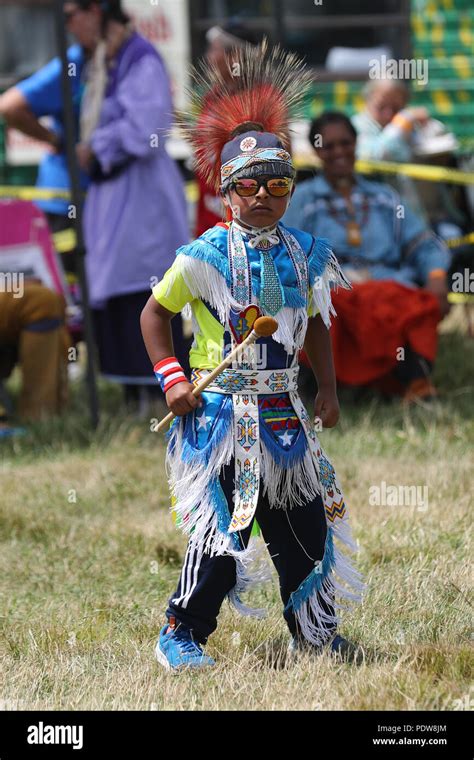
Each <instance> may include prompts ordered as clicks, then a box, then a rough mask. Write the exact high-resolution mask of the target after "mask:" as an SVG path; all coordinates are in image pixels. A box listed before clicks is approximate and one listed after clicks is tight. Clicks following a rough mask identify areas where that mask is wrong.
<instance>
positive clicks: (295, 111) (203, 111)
mask: <svg viewBox="0 0 474 760" xmlns="http://www.w3.org/2000/svg"><path fill="white" fill-rule="evenodd" d="M227 65H228V69H229V76H228V77H224V76H223V75H222V73H221V72H220V71H219V69H218V68H217V67H216V66H215V65H213V64H209V63H208V62H207V61H206V60H202V61H201V62H200V63H199V65H198V67H197V68H195V69H193V71H192V82H193V83H192V86H191V88H190V89H189V91H188V96H189V99H190V104H191V105H190V108H189V110H187V111H183V112H181V113H180V114H179V115H178V120H179V123H180V125H181V127H182V129H183V131H184V133H185V136H186V138H187V139H188V141H189V142H190V143H191V145H192V146H193V147H194V150H195V157H196V171H197V172H198V173H199V174H200V175H201V176H203V177H204V178H205V179H206V180H207V182H209V183H211V184H213V185H214V186H215V188H216V190H217V189H218V188H219V186H220V184H221V177H220V167H221V152H222V149H223V147H224V145H225V144H226V143H228V142H229V141H230V140H231V139H232V138H233V137H235V136H236V135H237V134H240V133H245V132H246V131H248V130H255V129H257V130H261V131H262V132H267V133H268V132H270V133H272V134H274V135H276V136H277V137H278V138H279V140H280V141H281V143H282V145H283V146H284V147H285V148H286V149H287V150H288V149H289V147H290V145H289V143H290V141H289V132H288V123H289V119H290V118H297V117H298V116H299V115H300V113H299V110H300V107H301V103H302V100H303V98H304V95H305V93H306V91H307V90H308V88H309V86H310V84H311V81H312V75H311V73H310V71H309V70H308V69H307V68H306V66H305V64H304V62H303V61H302V60H301V59H300V58H298V56H296V55H294V54H293V53H287V52H285V51H283V50H282V49H281V48H280V47H278V46H277V47H274V48H273V49H271V50H270V49H269V48H268V43H267V41H266V40H264V41H263V42H262V43H261V45H258V46H255V45H251V44H249V43H245V44H244V45H243V46H242V47H240V48H236V49H235V50H234V51H232V52H231V53H229V54H228V55H227Z"/></svg>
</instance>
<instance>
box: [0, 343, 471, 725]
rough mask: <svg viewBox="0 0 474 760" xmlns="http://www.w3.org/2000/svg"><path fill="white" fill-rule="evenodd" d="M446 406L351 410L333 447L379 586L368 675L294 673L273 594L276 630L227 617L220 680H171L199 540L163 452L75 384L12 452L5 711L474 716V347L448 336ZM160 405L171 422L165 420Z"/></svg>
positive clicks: (4, 560)
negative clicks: (164, 665)
mask: <svg viewBox="0 0 474 760" xmlns="http://www.w3.org/2000/svg"><path fill="white" fill-rule="evenodd" d="M435 381H436V384H437V386H438V388H439V390H440V394H441V396H440V400H439V401H438V402H436V403H435V404H432V405H429V406H424V407H423V406H418V407H415V408H412V409H410V410H403V409H402V408H401V407H400V406H399V404H397V403H393V404H384V403H382V402H379V401H376V400H373V401H370V402H364V403H363V404H359V405H357V406H354V405H348V404H343V405H342V419H341V422H340V424H339V426H338V428H337V429H334V430H332V431H326V432H324V433H323V434H322V441H323V445H324V446H325V448H326V450H327V451H328V453H329V454H330V456H331V458H332V459H333V462H334V464H335V466H336V469H337V471H338V473H339V476H340V479H341V481H342V483H343V485H344V488H345V494H346V499H347V502H348V504H349V506H350V509H351V521H352V526H353V530H354V534H355V537H356V539H357V540H358V542H359V544H360V553H359V556H358V565H359V568H360V569H361V570H362V571H363V573H364V574H365V576H366V581H367V584H368V589H367V593H366V595H365V598H364V602H363V604H362V605H360V606H359V607H357V608H356V609H355V611H354V612H353V614H352V615H351V616H350V617H348V618H347V619H346V620H344V621H343V623H342V626H341V632H342V633H343V634H344V635H345V636H347V637H348V638H350V639H351V640H352V641H354V642H357V643H360V644H361V645H362V647H363V651H364V660H363V662H362V664H360V665H358V666H356V665H350V664H341V663H339V664H338V663H335V662H334V661H333V660H331V659H330V658H329V657H328V656H322V657H319V658H310V657H309V656H304V657H302V658H301V659H300V660H298V661H297V662H296V663H291V662H288V661H286V647H287V644H288V636H289V635H288V632H287V630H286V627H285V625H284V622H283V619H282V616H281V602H280V599H279V596H278V593H277V587H276V585H275V584H273V585H270V586H267V587H266V588H265V589H264V591H262V592H259V593H258V594H257V595H254V596H253V597H252V601H253V602H256V603H257V604H259V605H260V604H262V605H265V606H267V607H268V608H269V615H268V617H267V618H266V620H264V621H256V620H252V619H249V618H240V617H239V616H238V615H237V614H236V613H234V612H233V611H232V609H231V608H230V607H229V606H228V605H227V604H225V605H224V607H223V610H222V613H221V616H220V625H219V628H218V630H217V632H216V633H215V634H214V635H213V636H212V637H211V639H210V640H209V644H208V647H207V651H208V653H209V654H211V655H212V656H213V657H215V658H216V659H217V661H218V665H217V667H216V668H215V669H213V670H212V671H209V670H208V671H206V672H204V673H186V672H185V673H182V674H180V675H179V676H177V677H176V676H172V675H169V674H168V673H166V672H164V671H163V670H161V669H160V668H159V666H158V665H157V664H156V662H155V660H154V657H153V646H154V642H155V639H156V636H157V633H158V631H159V629H160V627H161V625H162V621H163V611H164V608H165V605H166V601H167V598H168V596H169V594H170V592H171V591H172V590H173V589H174V584H175V583H176V581H177V578H178V575H179V570H180V563H181V558H182V556H183V553H184V548H185V541H184V538H183V537H182V536H181V534H180V533H178V532H177V531H176V530H175V528H174V526H173V524H172V521H171V518H170V516H169V514H168V512H167V506H168V493H167V484H166V479H165V473H164V465H163V461H164V446H163V440H162V438H161V437H160V436H158V435H157V434H154V433H152V432H150V430H149V421H148V420H146V421H142V422H138V421H137V420H134V419H132V418H130V417H127V416H126V415H125V414H124V412H123V409H121V407H120V404H119V394H118V391H117V389H115V388H113V387H110V386H103V387H101V401H102V406H103V415H102V422H101V425H100V428H99V430H98V431H96V432H95V433H93V432H91V431H90V429H89V428H88V421H87V411H86V408H85V406H84V400H83V398H81V393H80V392H79V389H77V388H76V389H75V391H74V394H73V395H74V398H73V406H72V411H71V413H70V415H69V416H68V417H67V418H66V419H65V420H62V421H56V422H54V423H50V424H48V425H46V424H45V425H37V426H35V427H33V428H31V429H30V431H29V434H28V435H25V436H23V437H20V438H17V439H15V440H11V441H9V442H3V443H0V446H1V447H2V465H1V483H2V508H1V552H0V573H1V579H2V580H1V586H2V598H1V609H0V614H1V628H2V632H1V639H0V641H1V644H0V647H1V649H0V656H1V674H0V682H1V684H2V686H1V687H0V708H1V707H2V706H3V708H4V709H105V710H115V709H138V710H155V709H156V710H161V709H173V710H175V709H186V710H196V709H197V710H200V709H212V710H216V709H228V710H233V709H239V708H240V709H246V710H272V709H295V710H300V709H321V710H337V709H347V710H355V709H362V710H366V709H383V710H389V709H401V710H411V709H429V710H431V709H439V708H441V709H450V710H452V709H468V708H469V706H470V707H471V708H472V705H473V698H474V693H473V681H472V638H471V628H472V607H471V604H470V600H469V594H470V588H471V581H472V577H471V570H470V565H469V561H470V557H471V556H472V552H470V527H471V518H470V512H469V510H470V506H471V505H470V492H471V489H472V444H473V441H474V394H473V386H474V341H472V340H469V339H468V338H466V337H464V336H463V335H461V334H459V333H446V334H444V335H443V336H442V340H441V346H440V355H439V361H438V365H437V370H436V376H435ZM161 411H162V410H157V412H156V416H157V417H159V416H160V413H161ZM383 481H385V482H386V483H387V484H395V485H404V486H409V485H416V486H418V487H420V488H423V487H425V486H426V487H427V489H428V491H427V492H426V491H425V493H427V496H428V501H427V503H425V504H424V505H420V504H418V505H413V506H403V505H399V506H377V505H375V506H374V505H373V504H372V505H371V504H370V503H369V494H370V493H371V491H370V490H369V489H371V488H372V487H374V486H377V485H380V484H381V483H382V482H383Z"/></svg>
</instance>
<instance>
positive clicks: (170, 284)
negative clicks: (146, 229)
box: [152, 262, 194, 314]
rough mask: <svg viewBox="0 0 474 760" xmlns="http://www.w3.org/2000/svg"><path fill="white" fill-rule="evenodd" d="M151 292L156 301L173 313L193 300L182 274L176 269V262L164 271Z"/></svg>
mask: <svg viewBox="0 0 474 760" xmlns="http://www.w3.org/2000/svg"><path fill="white" fill-rule="evenodd" d="M152 293H153V295H154V297H155V298H156V300H157V301H158V303H160V304H161V305H162V306H164V307H165V309H168V311H172V312H173V313H174V314H177V313H178V312H180V311H182V310H183V309H184V307H185V306H186V304H187V303H191V301H193V300H194V297H193V295H192V293H191V291H190V290H189V288H188V286H187V285H186V283H185V281H184V278H183V275H182V274H181V273H180V272H179V271H178V268H177V265H176V262H175V263H174V264H173V266H171V267H170V268H169V269H168V271H167V272H165V274H164V276H163V279H162V280H160V282H159V283H158V284H157V285H155V287H154V288H153V289H152Z"/></svg>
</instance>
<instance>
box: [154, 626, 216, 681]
mask: <svg viewBox="0 0 474 760" xmlns="http://www.w3.org/2000/svg"><path fill="white" fill-rule="evenodd" d="M155 655H156V659H157V660H158V662H159V663H160V665H163V667H165V668H166V669H167V670H172V671H175V672H176V671H177V670H183V669H184V668H205V667H210V666H211V665H215V664H216V663H215V661H214V660H213V659H212V657H208V656H207V655H205V654H204V652H203V651H202V647H201V645H200V644H198V642H197V641H194V639H193V637H192V633H191V631H190V630H189V628H185V627H184V626H183V625H178V626H177V627H176V628H175V627H174V626H172V625H169V624H168V625H165V626H163V628H162V629H161V631H160V636H159V639H158V641H157V642H156V647H155Z"/></svg>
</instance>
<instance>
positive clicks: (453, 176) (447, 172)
mask: <svg viewBox="0 0 474 760" xmlns="http://www.w3.org/2000/svg"><path fill="white" fill-rule="evenodd" d="M356 169H357V171H359V172H363V173H364V174H365V173H368V174H371V173H373V172H386V173H388V174H405V175H406V176H407V177H413V179H426V180H428V181H429V182H451V183H453V184H456V185H474V172H463V171H460V170H459V169H449V168H447V167H445V166H428V165H427V164H396V163H393V162H392V161H362V160H360V161H357V162H356Z"/></svg>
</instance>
